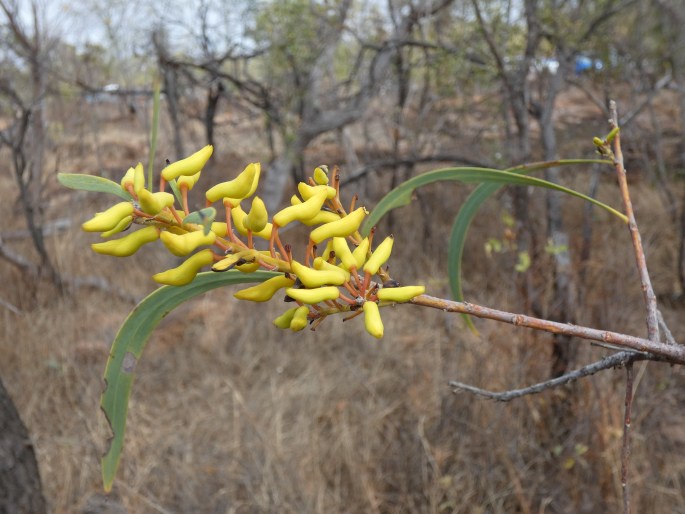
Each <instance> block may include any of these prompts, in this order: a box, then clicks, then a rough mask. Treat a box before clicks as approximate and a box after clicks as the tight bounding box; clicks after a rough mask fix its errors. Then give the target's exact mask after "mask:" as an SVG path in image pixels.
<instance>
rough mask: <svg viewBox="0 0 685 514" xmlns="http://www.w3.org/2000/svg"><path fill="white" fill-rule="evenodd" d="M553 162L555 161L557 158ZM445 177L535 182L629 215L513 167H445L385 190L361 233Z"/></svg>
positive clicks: (469, 180) (517, 183)
mask: <svg viewBox="0 0 685 514" xmlns="http://www.w3.org/2000/svg"><path fill="white" fill-rule="evenodd" d="M556 162H557V163H558V162H559V161H556ZM444 181H458V182H464V183H496V184H500V185H515V186H535V187H544V188H547V189H553V190H555V191H560V192H562V193H566V194H569V195H572V196H575V197H577V198H581V199H583V200H585V201H588V202H591V203H593V204H595V205H596V206H598V207H600V208H602V209H605V210H606V211H608V212H610V213H612V214H613V215H614V216H618V217H619V218H620V219H621V220H623V221H624V222H625V223H627V222H628V219H627V218H626V217H625V215H624V214H622V213H620V212H619V211H617V210H616V209H614V208H613V207H610V206H608V205H606V204H604V203H602V202H600V201H598V200H595V199H594V198H590V197H589V196H587V195H584V194H582V193H579V192H578V191H574V190H573V189H569V188H567V187H564V186H560V185H558V184H554V183H552V182H549V181H547V180H543V179H540V178H535V177H528V176H526V175H521V174H518V173H514V172H513V171H502V170H496V169H491V168H471V167H463V168H444V169H439V170H435V171H429V172H428V173H423V174H421V175H417V176H416V177H412V178H410V179H409V180H407V181H405V182H403V183H402V184H400V185H399V186H397V187H396V188H395V189H393V190H392V191H390V192H389V193H388V194H386V195H385V196H384V197H383V198H382V199H381V201H380V202H378V205H377V206H376V208H375V209H374V210H373V211H372V212H371V214H370V215H369V216H368V217H367V218H366V220H365V221H364V224H363V225H362V228H361V233H362V235H368V233H369V231H370V230H371V227H373V226H374V225H376V223H378V221H379V220H380V219H381V218H382V217H383V216H385V215H386V214H387V213H388V212H389V211H391V210H393V209H396V208H397V207H403V206H405V205H408V204H409V203H411V199H412V193H413V192H414V191H415V190H416V189H418V188H419V187H423V186H427V185H429V184H433V183H435V182H444Z"/></svg>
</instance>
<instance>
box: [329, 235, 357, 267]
mask: <svg viewBox="0 0 685 514" xmlns="http://www.w3.org/2000/svg"><path fill="white" fill-rule="evenodd" d="M333 251H334V252H335V256H336V257H337V258H338V259H340V262H341V263H342V267H343V268H345V269H346V270H350V269H352V268H354V267H356V266H357V260H356V259H355V258H354V256H353V255H352V252H351V251H350V247H349V246H347V241H346V240H345V238H344V237H334V238H333Z"/></svg>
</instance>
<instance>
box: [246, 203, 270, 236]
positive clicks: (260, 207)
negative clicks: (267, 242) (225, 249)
mask: <svg viewBox="0 0 685 514" xmlns="http://www.w3.org/2000/svg"><path fill="white" fill-rule="evenodd" d="M268 222H269V214H268V213H267V211H266V205H264V202H263V201H262V199H261V198H259V197H258V196H255V197H254V199H253V200H252V206H251V207H250V212H249V213H248V214H247V216H245V218H244V219H243V224H244V225H245V228H246V229H248V230H251V231H252V232H253V233H256V232H261V231H262V230H264V229H265V228H266V224H267V223H268Z"/></svg>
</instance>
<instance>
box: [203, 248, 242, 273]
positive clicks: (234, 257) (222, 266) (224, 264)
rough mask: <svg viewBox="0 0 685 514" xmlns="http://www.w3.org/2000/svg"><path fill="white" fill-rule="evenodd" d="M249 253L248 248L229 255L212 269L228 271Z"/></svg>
mask: <svg viewBox="0 0 685 514" xmlns="http://www.w3.org/2000/svg"><path fill="white" fill-rule="evenodd" d="M249 255H250V252H249V251H248V250H245V251H242V252H236V253H232V254H230V255H227V256H226V257H224V258H223V259H221V260H220V261H218V262H216V263H215V264H214V266H212V271H227V270H229V269H231V268H233V267H234V266H235V265H236V263H237V262H238V261H240V260H241V259H245V258H246V257H248V256H249Z"/></svg>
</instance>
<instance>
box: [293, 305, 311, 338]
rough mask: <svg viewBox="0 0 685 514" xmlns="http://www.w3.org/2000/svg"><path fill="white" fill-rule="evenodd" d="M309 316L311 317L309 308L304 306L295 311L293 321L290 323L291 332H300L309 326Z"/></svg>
mask: <svg viewBox="0 0 685 514" xmlns="http://www.w3.org/2000/svg"><path fill="white" fill-rule="evenodd" d="M307 316H309V307H307V306H306V305H303V306H302V307H298V308H297V309H295V313H294V314H293V319H292V321H291V322H290V330H292V331H293V332H299V331H300V330H302V329H304V328H305V327H306V326H307Z"/></svg>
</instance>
